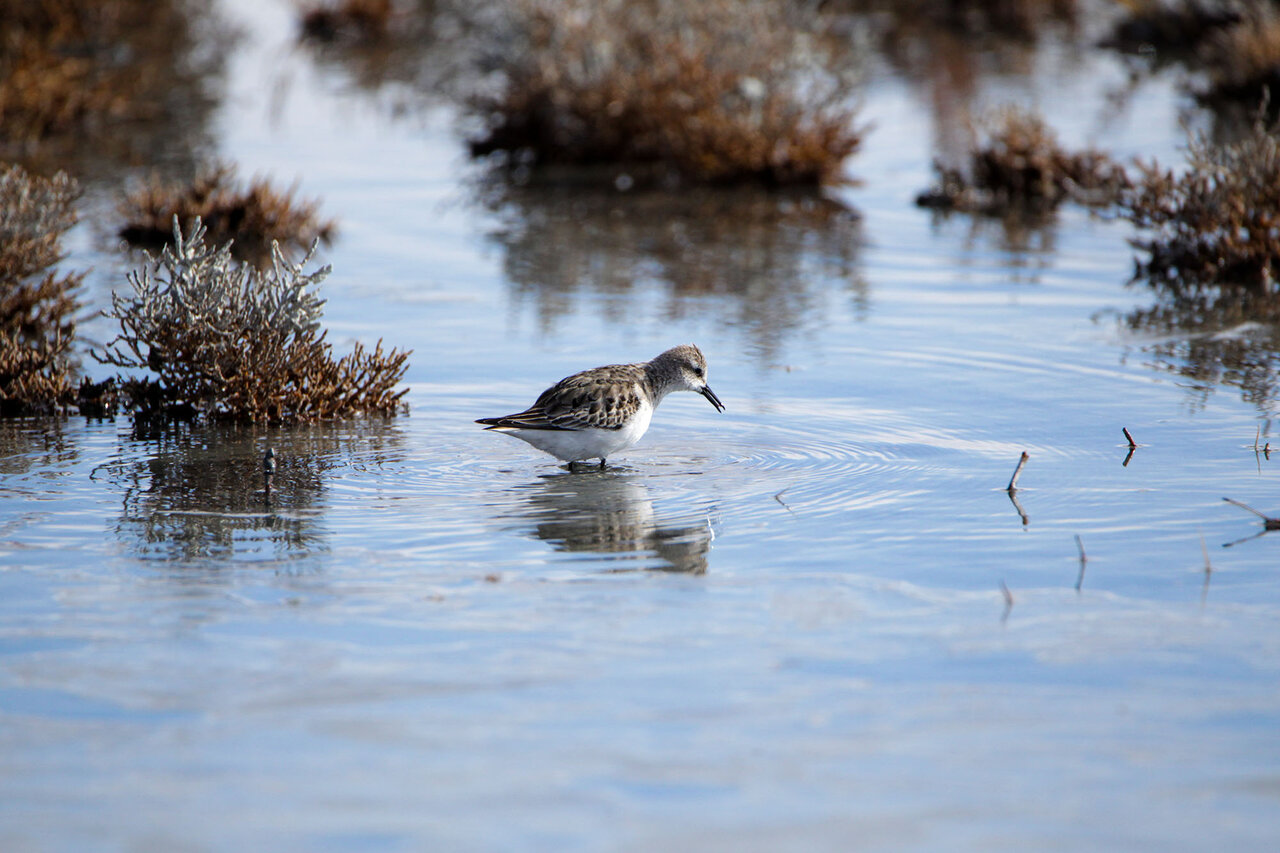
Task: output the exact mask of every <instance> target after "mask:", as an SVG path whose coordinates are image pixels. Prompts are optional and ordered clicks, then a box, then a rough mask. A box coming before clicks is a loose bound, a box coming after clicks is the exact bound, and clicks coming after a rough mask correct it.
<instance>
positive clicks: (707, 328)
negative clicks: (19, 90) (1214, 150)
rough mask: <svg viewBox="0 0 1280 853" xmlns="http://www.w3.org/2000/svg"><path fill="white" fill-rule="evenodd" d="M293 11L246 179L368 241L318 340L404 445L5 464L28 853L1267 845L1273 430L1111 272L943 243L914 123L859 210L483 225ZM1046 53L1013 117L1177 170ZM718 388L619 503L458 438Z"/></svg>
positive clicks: (67, 455)
mask: <svg viewBox="0 0 1280 853" xmlns="http://www.w3.org/2000/svg"><path fill="white" fill-rule="evenodd" d="M249 8H250V6H249V4H245V3H239V2H237V3H232V4H230V5H229V6H228V14H229V15H230V16H231V17H232V18H233V19H248V18H249V15H248V13H247V10H248V9H249ZM289 15H290V11H289V7H288V4H280V5H279V6H278V7H277V6H275V5H270V6H267V7H265V10H264V11H263V13H262V14H260V15H258V16H257V17H256V18H255V22H254V24H253V26H252V28H251V30H250V32H249V33H248V34H247V35H246V36H245V38H244V40H243V41H242V43H241V45H240V47H239V48H238V49H237V51H236V52H235V53H233V54H232V55H230V57H229V59H228V62H229V66H230V67H229V72H228V73H229V77H228V86H229V92H228V95H227V97H226V99H225V101H224V106H223V107H222V111H221V113H220V114H219V115H218V116H217V120H216V130H217V133H216V136H217V138H218V139H219V153H220V154H222V156H224V157H226V158H227V159H231V160H234V161H236V162H237V163H239V164H240V165H241V169H242V171H243V172H244V173H253V172H263V173H267V174H271V175H273V176H275V177H276V178H277V179H278V180H280V181H282V182H285V183H287V182H288V181H291V180H292V179H293V178H295V177H297V178H299V179H300V180H301V190H300V191H301V194H302V195H304V196H311V195H314V196H318V197H320V198H322V199H323V211H324V212H325V213H326V214H329V215H334V216H337V217H338V218H339V220H340V229H341V230H340V238H339V241H338V242H337V243H336V244H335V245H334V246H333V247H332V248H331V249H330V250H329V251H328V252H327V253H326V261H328V262H332V264H333V265H334V273H333V275H332V276H331V277H330V279H329V280H328V281H327V282H326V284H325V286H324V290H323V294H324V295H325V296H326V297H327V298H328V300H329V302H328V305H327V307H326V317H325V320H326V325H327V326H328V327H329V328H330V330H331V331H330V340H332V341H334V342H335V344H336V345H337V346H338V348H339V349H345V348H346V347H347V346H348V345H349V343H350V341H352V340H362V341H366V342H372V341H374V340H376V339H378V338H382V339H384V341H385V342H386V343H387V344H389V345H394V346H399V347H405V348H412V349H413V350H414V355H413V357H412V358H411V365H412V366H411V369H410V373H409V376H408V379H407V383H408V384H409V385H410V386H411V389H412V390H411V391H410V393H409V395H408V397H407V399H408V401H409V403H410V406H411V414H410V415H409V416H408V417H402V418H396V419H393V420H389V421H373V422H354V423H342V424H327V425H321V426H316V427H311V428H305V429H297V430H262V429H252V428H243V429H200V430H194V431H178V432H176V433H170V434H164V435H137V434H135V433H134V432H133V431H132V429H131V427H130V425H129V424H128V423H126V422H119V423H110V422H107V423H100V422H85V421H84V420H82V419H74V420H68V421H63V422H60V423H49V422H30V421H26V422H24V421H16V422H5V423H0V469H2V470H3V480H2V481H0V494H2V495H3V500H0V755H3V756H4V759H3V761H0V847H3V848H4V849H6V850H55V849H56V850H72V849H76V850H79V849H90V848H101V849H142V850H146V849H192V850H223V849H246V848H252V849H276V850H421V849H464V850H465V849H556V850H566V849H567V850H573V849H581V850H598V849H628V850H629V849H652V848H656V847H664V848H669V849H695V848H696V849H725V850H728V849H734V850H740V849H759V850H774V849H847V848H848V847H850V846H854V845H856V846H859V847H863V848H891V849H938V848H944V849H972V850H990V849H1020V850H1021V849H1066V850H1086V849H1099V848H1103V849H1108V848H1109V849H1149V850H1173V849H1203V848H1204V847H1205V846H1207V845H1208V844H1210V843H1212V844H1213V846H1215V847H1221V848H1224V849H1226V848H1230V849H1234V850H1248V849H1258V850H1262V849H1273V848H1274V845H1275V843H1276V841H1277V838H1278V836H1280V818H1277V815H1278V814H1280V810H1277V805H1278V803H1277V799H1278V798H1280V769H1278V768H1280V763H1278V759H1280V734H1278V733H1280V725H1277V724H1278V723H1280V680H1278V678H1277V677H1278V676H1280V633H1278V632H1277V629H1276V626H1277V624H1280V622H1278V621H1277V619H1278V617H1280V580H1278V579H1277V576H1276V574H1275V572H1274V568H1275V558H1274V557H1275V555H1274V548H1275V546H1276V541H1277V539H1276V537H1280V534H1275V533H1272V534H1268V535H1263V536H1258V535H1256V534H1261V533H1262V532H1263V527H1262V524H1261V523H1260V522H1259V520H1258V519H1256V518H1255V517H1253V516H1251V515H1249V514H1247V513H1245V512H1243V511H1241V510H1239V509H1237V508H1234V507H1231V506H1229V505H1227V504H1225V503H1223V501H1222V497H1223V496H1230V497H1233V498H1236V499H1239V500H1242V501H1244V502H1246V503H1249V504H1251V505H1254V506H1257V507H1258V508H1259V509H1262V510H1264V511H1268V512H1280V506H1278V505H1277V503H1276V501H1275V500H1274V495H1275V473H1274V464H1275V463H1274V462H1273V461H1272V460H1271V459H1270V458H1268V454H1265V453H1259V452H1255V449H1254V444H1255V436H1256V435H1257V434H1258V432H1259V431H1260V430H1261V432H1262V434H1263V437H1262V442H1264V443H1265V441H1266V440H1267V439H1266V436H1267V434H1268V433H1269V426H1270V417H1271V415H1272V412H1273V409H1274V403H1273V402H1272V401H1270V400H1266V399H1262V400H1251V399H1248V398H1247V397H1248V395H1247V393H1245V392H1242V391H1241V389H1240V387H1238V386H1236V385H1232V384H1226V383H1222V384H1219V383H1216V382H1206V381H1204V380H1197V379H1194V378H1186V377H1185V376H1184V375H1183V374H1180V373H1178V372H1177V370H1176V368H1177V367H1178V366H1179V365H1178V363H1177V362H1176V359H1175V360H1174V361H1172V362H1171V361H1170V359H1169V358H1167V357H1160V356H1158V355H1157V354H1155V353H1154V352H1153V351H1152V349H1151V344H1152V342H1153V341H1152V339H1151V336H1149V335H1146V336H1144V335H1143V334H1140V333H1136V332H1131V331H1127V326H1126V325H1125V323H1124V322H1123V319H1124V317H1125V315H1126V314H1128V313H1129V312H1132V311H1134V310H1135V309H1137V308H1141V307H1144V306H1149V305H1151V304H1152V302H1153V299H1154V297H1153V296H1152V295H1151V294H1150V293H1148V292H1146V291H1144V290H1143V289H1142V288H1136V287H1126V286H1125V282H1126V281H1127V279H1128V277H1129V275H1130V273H1131V271H1132V255H1131V252H1130V250H1129V248H1128V246H1127V245H1126V243H1125V239H1126V238H1127V237H1128V236H1130V235H1129V232H1128V231H1127V229H1126V227H1125V226H1124V225H1123V224H1121V223H1114V222H1108V221H1103V220H1100V219H1095V218H1091V217H1090V216H1088V215H1087V214H1085V213H1082V212H1080V211H1077V210H1066V211H1064V212H1063V213H1062V214H1061V215H1060V216H1059V218H1058V220H1057V222H1056V224H1055V225H1054V226H1053V227H1052V228H1051V229H1050V230H1049V231H1046V232H1040V233H1032V234H1029V235H1020V234H1006V233H1004V232H1003V231H1002V230H1001V228H1000V226H999V225H998V224H979V225H974V224H973V223H972V222H970V221H969V220H966V219H963V218H957V219H952V220H948V221H943V222H934V221H932V219H931V217H930V215H929V214H927V213H925V212H922V211H919V210H917V209H915V208H914V207H913V206H912V205H911V199H912V196H913V195H914V193H915V192H916V191H918V190H920V189H923V188H924V187H925V186H926V185H927V183H928V181H929V177H930V176H929V171H928V162H929V157H930V154H931V149H930V146H931V144H932V142H933V136H934V135H935V131H934V129H933V128H932V127H931V124H930V122H931V121H933V118H932V117H931V116H930V114H929V113H928V112H927V110H926V109H925V107H924V106H922V104H923V103H924V102H925V101H926V100H927V99H926V98H925V96H924V95H923V94H922V93H921V91H920V90H918V89H917V88H914V87H913V84H909V83H907V82H904V81H903V80H902V79H899V78H897V77H885V78H884V79H883V80H879V82H876V83H875V84H873V85H872V87H871V89H870V91H869V94H868V98H867V106H866V108H865V112H866V114H867V117H868V118H870V119H872V120H873V121H874V122H875V123H876V129H875V130H874V132H873V133H872V134H871V135H870V136H869V137H868V140H867V146H866V148H865V149H864V151H863V152H862V153H860V154H859V155H857V156H856V157H855V158H853V159H852V160H851V161H850V166H849V169H850V172H851V173H852V174H854V175H856V176H857V177H859V178H860V179H861V181H862V183H861V184H860V185H856V186H850V187H847V188H843V189H841V190H839V191H837V192H835V193H833V194H832V196H831V197H829V198H827V199H825V200H814V199H803V198H789V197H777V196H760V195H754V194H735V193H685V194H682V195H681V196H680V197H679V198H676V199H671V198H666V197H662V196H656V195H615V194H604V193H600V192H598V191H589V190H584V189H577V190H573V189H566V188H563V187H562V188H559V189H549V188H541V189H537V188H525V189H521V190H515V191H501V190H495V189H493V188H492V187H490V186H487V185H485V184H484V183H483V182H482V181H479V180H478V178H477V176H476V173H475V171H474V167H472V166H470V165H469V164H468V163H467V162H466V160H465V156H464V153H463V148H462V146H461V145H460V143H459V142H458V138H457V135H456V132H455V131H456V128H455V121H456V117H455V116H454V115H453V114H452V113H451V112H450V111H449V110H448V109H447V108H444V107H433V108H431V109H428V110H427V111H426V112H425V113H420V112H414V113H413V114H412V117H401V116H398V115H397V114H396V113H395V111H393V110H388V109H385V108H384V106H383V105H379V103H378V101H377V98H371V96H370V95H369V94H367V93H365V92H362V91H358V90H354V89H353V88H352V87H351V86H350V84H349V81H347V80H345V79H344V78H343V75H342V72H341V71H340V70H335V69H334V68H333V67H329V66H317V65H316V64H315V63H314V62H313V61H312V60H311V59H310V58H309V57H308V56H307V55H306V54H305V53H303V52H300V51H297V50H296V49H293V48H292V47H290V46H289V45H290V39H291V34H290V30H289V26H290V24H289V22H290V18H289ZM1037 56H1038V57H1039V58H1038V59H1037V62H1038V64H1037V66H1036V67H1035V68H1033V69H1032V73H1030V74H1025V73H1024V74H1019V75H1017V76H1016V77H1015V76H1008V77H1006V76H1001V75H996V76H994V77H993V78H991V79H990V80H988V82H987V83H986V84H984V86H985V88H983V89H982V91H980V92H978V93H977V95H976V97H977V99H978V100H980V101H983V100H985V101H991V102H994V103H998V102H1000V101H1001V100H1003V99H1007V98H1018V99H1023V100H1030V101H1031V102H1038V103H1042V104H1047V105H1049V106H1046V113H1047V115H1048V116H1049V118H1050V120H1051V121H1053V122H1054V123H1055V124H1056V125H1057V126H1059V128H1060V131H1061V133H1062V135H1063V137H1064V139H1067V140H1068V141H1070V142H1073V143H1075V142H1079V141H1096V140H1099V139H1100V140H1105V141H1106V142H1107V144H1108V146H1109V147H1111V148H1113V150H1116V151H1118V152H1119V153H1121V154H1131V153H1137V152H1145V153H1148V154H1158V155H1160V156H1162V157H1168V156H1170V155H1171V152H1173V151H1174V149H1175V147H1176V145H1177V144H1178V142H1179V141H1180V139H1181V135H1180V131H1179V129H1178V126H1177V113H1178V109H1179V106H1180V101H1179V99H1178V97H1177V96H1176V94H1175V92H1174V90H1173V88H1172V85H1171V84H1170V83H1169V82H1168V81H1162V80H1160V79H1157V80H1156V81H1154V82H1151V83H1148V84H1147V86H1148V90H1147V91H1144V92H1143V96H1142V97H1141V98H1136V99H1135V100H1134V102H1133V107H1132V110H1131V112H1129V113H1116V112H1115V111H1114V110H1113V109H1112V108H1111V107H1110V105H1109V104H1110V102H1109V101H1108V98H1107V95H1108V92H1109V91H1111V90H1113V89H1115V88H1116V87H1117V86H1119V85H1120V83H1119V82H1118V81H1122V80H1123V79H1124V77H1125V75H1124V72H1123V69H1122V68H1121V67H1120V65H1119V63H1117V62H1115V61H1114V60H1112V59H1109V58H1108V57H1106V56H1105V55H1097V54H1094V53H1091V52H1090V53H1086V54H1085V55H1084V56H1078V55H1075V54H1074V53H1072V52H1071V51H1065V50H1054V49H1053V46H1052V45H1049V46H1047V47H1045V48H1044V49H1043V50H1042V52H1041V53H1039V54H1037ZM1064 69H1066V70H1067V71H1070V72H1071V73H1070V74H1066V75H1065V76H1064ZM1064 79H1065V80H1067V81H1068V82H1067V83H1066V84H1063V83H1062V81H1063V80H1064ZM264 81H266V83H267V84H268V85H264ZM1059 108H1060V109H1061V112H1060V113H1057V112H1055V109H1059ZM1055 116H1058V118H1057V120H1056V121H1055ZM94 233H95V232H94V231H93V228H92V226H91V225H86V227H85V228H84V229H83V230H82V232H81V237H80V242H79V243H78V244H77V245H76V246H75V247H73V248H74V251H73V255H72V259H73V260H76V259H89V260H90V261H91V262H92V263H93V264H94V266H95V273H94V276H93V278H92V279H91V281H90V283H89V284H90V290H91V292H93V293H97V294H99V295H101V294H103V293H105V292H107V291H108V290H109V288H110V287H111V286H113V285H114V284H118V283H119V279H120V270H122V269H125V268H127V265H128V263H127V261H124V260H121V259H120V258H119V257H118V256H116V255H114V254H111V253H109V252H106V251H105V250H103V249H102V248H101V245H100V242H99V238H98V237H95V236H94ZM89 329H90V330H91V331H93V332H94V333H95V334H97V335H98V336H99V338H102V337H107V336H109V335H110V334H111V332H110V329H109V327H108V326H107V325H105V323H103V322H102V321H99V322H97V323H91V324H89ZM1247 331H1248V330H1243V331H1242V333H1247ZM683 341H695V342H697V343H698V344H699V345H700V346H701V347H702V348H703V350H704V351H705V352H706V353H707V355H708V358H709V361H710V365H711V384H712V386H713V387H714V388H715V389H716V392H717V394H719V396H720V397H721V398H722V399H723V400H724V402H725V403H726V405H727V407H728V408H727V411H726V412H724V413H723V414H718V413H717V412H715V410H714V409H712V408H711V407H710V406H709V405H707V404H706V403H705V401H703V400H701V399H699V398H698V397H696V396H694V395H675V396H672V397H670V398H668V399H667V401H666V402H664V403H663V405H662V408H661V410H660V411H659V412H658V413H657V417H656V418H655V420H654V424H653V426H652V427H651V430H650V432H649V433H648V435H646V436H645V438H644V440H643V441H642V442H641V444H640V445H639V446H637V447H636V448H635V449H634V450H632V451H631V452H629V453H627V454H625V455H624V456H620V457H618V458H616V459H614V460H611V464H610V467H609V468H608V469H607V470H605V471H602V472H595V471H592V472H582V473H574V474H570V473H568V472H566V471H565V470H564V469H563V468H561V467H560V466H558V465H557V464H556V463H555V461H554V460H552V459H550V458H549V457H545V456H541V455H540V454H538V453H537V452H536V451H534V450H532V449H531V448H529V447H527V446H526V445H524V444H522V443H519V442H516V441H512V440H510V439H506V438H504V437H502V436H496V435H493V434H491V433H485V432H483V431H481V430H480V428H479V427H477V426H475V425H474V424H473V423H472V419H474V418H475V417H480V416H484V415H493V414H500V413H503V412H507V411H514V410H516V409H518V408H520V407H522V406H523V405H525V404H527V403H528V402H530V401H531V400H532V398H533V396H534V395H535V394H536V393H537V392H538V391H540V390H541V389H542V388H543V387H545V386H546V385H547V384H549V383H550V382H552V381H554V380H555V379H558V378H559V377H561V376H563V375H565V374H567V373H570V372H572V371H574V370H577V369H581V368H583V367H587V366H591V365H593V364H598V363H604V362H616V361H624V360H639V359H644V358H648V357H651V356H652V355H654V354H656V353H657V352H659V351H660V350H662V349H664V348H666V347H668V346H670V345H673V344H675V343H679V342H683ZM1121 427H1127V428H1128V429H1129V430H1130V431H1131V432H1132V433H1133V435H1134V436H1135V438H1136V439H1137V440H1138V442H1139V443H1140V444H1141V446H1140V447H1138V448H1137V449H1136V450H1135V451H1134V452H1133V453H1132V454H1131V455H1130V454H1129V449H1128V447H1127V446H1126V441H1125V439H1124V437H1123V436H1122V434H1121ZM268 446H270V447H272V448H273V449H274V450H275V453H276V454H277V458H278V460H279V470H278V472H277V474H276V476H275V478H274V479H273V482H272V488H271V490H270V492H269V493H268V492H267V491H266V490H265V489H264V487H263V483H262V480H261V474H260V470H261V468H260V465H261V462H260V460H261V456H262V453H263V451H264V450H265V448H266V447H268ZM1024 451H1025V452H1027V453H1028V454H1029V456H1030V461H1029V462H1028V464H1027V467H1026V468H1025V470H1024V471H1023V472H1022V474H1021V476H1020V480H1019V486H1020V488H1019V489H1018V490H1017V492H1016V494H1015V495H1014V496H1013V498H1011V496H1010V495H1009V493H1008V492H1006V490H1005V486H1006V484H1007V483H1008V481H1009V478H1010V476H1011V475H1012V473H1013V470H1014V466H1015V464H1016V463H1017V461H1018V458H1019V455H1020V454H1021V453H1022V452H1024ZM1076 537H1079V542H1080V543H1081V544H1082V545H1083V548H1084V550H1085V554H1086V555H1087V560H1084V561H1082V560H1081V559H1080V551H1079V550H1078V546H1077V539H1076ZM1227 546H1229V547H1227ZM1206 558H1207V559H1208V560H1209V561H1210V563H1211V566H1212V572H1210V573H1206V571H1205V563H1206ZM1002 587H1003V588H1004V589H1007V590H1008V596H1009V597H1008V598H1006V595H1005V592H1004V591H1003V589H1002Z"/></svg>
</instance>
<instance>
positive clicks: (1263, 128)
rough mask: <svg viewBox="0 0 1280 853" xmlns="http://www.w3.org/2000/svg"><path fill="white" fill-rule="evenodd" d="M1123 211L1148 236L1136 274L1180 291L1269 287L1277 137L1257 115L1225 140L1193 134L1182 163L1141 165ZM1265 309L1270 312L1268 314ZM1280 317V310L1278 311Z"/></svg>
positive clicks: (1277, 266)
mask: <svg viewBox="0 0 1280 853" xmlns="http://www.w3.org/2000/svg"><path fill="white" fill-rule="evenodd" d="M1139 171H1140V179H1139V180H1138V181H1137V184H1136V186H1135V187H1134V188H1133V190H1132V191H1130V192H1128V193H1126V194H1125V197H1124V202H1123V208H1124V210H1125V214H1126V216H1127V217H1128V218H1129V219H1130V220H1132V221H1133V223H1134V224H1135V225H1136V226H1137V227H1138V228H1139V229H1140V230H1141V231H1144V232H1146V233H1147V234H1149V235H1150V236H1147V237H1143V238H1140V239H1138V240H1135V241H1134V245H1135V246H1137V247H1138V248H1139V249H1140V250H1142V251H1143V252H1145V253H1146V254H1147V259H1146V260H1145V261H1140V262H1139V263H1138V268H1137V275H1136V277H1138V278H1143V279H1147V280H1148V281H1150V282H1152V283H1153V284H1157V285H1161V286H1165V287H1167V288H1170V289H1172V290H1174V291H1177V292H1186V291H1190V290H1195V289H1198V288H1217V287H1228V288H1230V287H1239V288H1248V289H1252V290H1253V291H1256V292H1258V293H1259V294H1266V295H1267V296H1268V301H1271V302H1280V300H1277V298H1276V296H1275V294H1274V293H1273V286H1274V284H1275V282H1276V278H1277V274H1280V139H1277V137H1276V128H1275V127H1268V126H1267V124H1266V123H1265V121H1264V119H1263V118H1262V117H1261V116H1259V117H1258V118H1257V119H1256V120H1255V121H1254V123H1253V125H1252V127H1251V130H1250V131H1249V132H1248V133H1246V134H1245V135H1243V136H1242V138H1240V139H1239V140H1237V141H1235V142H1233V143H1229V144H1219V143H1215V142H1213V141H1211V140H1209V139H1208V138H1206V137H1205V136H1204V135H1203V134H1199V133H1193V134H1192V135H1191V137H1190V140H1189V143H1188V145H1187V162H1186V167H1185V168H1183V169H1179V170H1177V171H1174V170H1170V169H1165V168H1162V167H1161V166H1160V165H1159V164H1157V163H1154V162H1152V163H1147V164H1139ZM1269 313H1270V312H1269ZM1275 319H1280V311H1277V312H1275Z"/></svg>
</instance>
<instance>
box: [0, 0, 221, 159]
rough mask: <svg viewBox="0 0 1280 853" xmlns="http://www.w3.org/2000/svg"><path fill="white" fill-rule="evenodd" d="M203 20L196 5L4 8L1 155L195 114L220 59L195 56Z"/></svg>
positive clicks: (73, 3) (6, 2) (115, 2)
mask: <svg viewBox="0 0 1280 853" xmlns="http://www.w3.org/2000/svg"><path fill="white" fill-rule="evenodd" d="M204 14H205V12H204V10H203V9H202V8H201V4H199V3H197V2H188V0H38V2H33V0H0V156H6V157H9V158H18V157H25V156H28V155H30V154H31V153H32V152H33V151H35V150H36V148H37V147H39V146H43V145H45V144H46V143H47V142H48V141H49V140H51V139H52V138H55V137H56V138H58V139H59V140H61V142H60V144H61V145H62V147H64V148H67V149H69V150H75V149H76V148H83V147H84V146H85V144H86V142H85V140H86V138H94V139H98V138H101V137H103V136H109V135H114V136H128V135H129V134H128V133H122V132H121V130H120V129H121V128H122V127H130V126H131V125H132V124H133V123H136V122H142V121H149V120H152V119H155V118H156V117H157V116H159V115H161V114H173V115H178V114H187V113H189V112H190V110H191V109H192V108H193V107H197V105H196V104H195V103H194V102H195V101H200V100H202V99H203V97H204V96H203V89H204V85H205V83H206V82H207V81H208V79H209V78H210V76H211V75H210V73H209V72H210V70H211V69H212V68H213V67H214V66H215V65H217V63H218V62H219V61H220V60H219V59H217V58H216V57H215V56H214V55H213V54H211V53H209V54H206V55H203V56H197V55H196V53H197V51H196V50H195V49H194V47H195V42H196V39H195V35H194V29H195V28H194V22H195V21H196V20H199V19H201V18H202V16H203V15H204ZM197 108H198V107H197Z"/></svg>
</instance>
